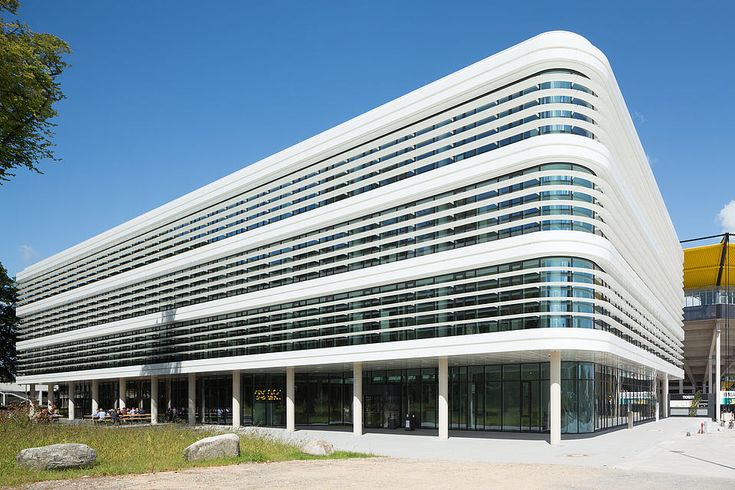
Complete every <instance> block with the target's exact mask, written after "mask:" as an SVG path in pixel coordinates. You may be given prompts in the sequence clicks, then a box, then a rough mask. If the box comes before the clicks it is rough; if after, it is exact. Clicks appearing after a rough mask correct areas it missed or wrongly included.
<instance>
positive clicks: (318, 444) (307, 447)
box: [301, 441, 334, 456]
mask: <svg viewBox="0 0 735 490" xmlns="http://www.w3.org/2000/svg"><path fill="white" fill-rule="evenodd" d="M301 452H302V453H304V454H310V455H311V456H329V455H330V454H332V453H333V452H334V446H332V445H331V444H330V443H328V442H327V441H309V442H307V443H306V444H304V445H303V446H302V447H301Z"/></svg>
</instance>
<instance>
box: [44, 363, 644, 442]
mask: <svg viewBox="0 0 735 490" xmlns="http://www.w3.org/2000/svg"><path fill="white" fill-rule="evenodd" d="M360 371H361V373H362V376H361V383H360V388H359V390H360V393H359V395H360V398H361V406H362V407H361V417H360V420H359V423H361V424H362V426H363V428H364V429H365V430H368V431H369V430H371V429H403V428H405V425H406V418H409V419H410V420H412V423H413V427H414V428H423V429H438V428H439V426H440V413H439V412H440V407H439V405H440V403H441V400H442V397H441V396H440V388H441V387H440V379H439V378H440V373H439V371H440V369H439V368H437V367H417V368H405V369H383V368H380V369H377V368H375V369H371V368H370V366H369V365H366V366H365V369H364V370H363V369H362V368H361V370H360ZM237 378H239V384H238V383H237ZM233 379H234V382H233ZM192 382H193V385H192V384H191V383H192ZM153 383H155V385H156V386H155V387H154V386H153ZM446 383H447V397H446V401H447V412H448V413H447V426H448V427H447V428H448V429H451V430H468V431H509V432H548V431H549V429H550V412H551V400H550V393H551V391H550V388H551V376H550V363H548V362H530V363H513V364H508V363H506V364H470V365H456V366H451V367H448V371H447V379H446ZM70 387H71V388H72V389H73V393H74V395H73V397H74V398H73V401H74V403H73V406H74V410H73V412H74V413H73V416H74V417H76V418H80V417H83V416H84V415H89V414H91V413H92V411H93V408H97V407H99V408H103V409H110V408H117V407H121V406H126V407H128V408H130V407H138V408H142V409H143V410H144V411H145V412H146V413H149V414H150V413H151V411H152V409H153V408H155V412H156V413H155V416H156V421H158V422H175V421H183V422H187V421H188V422H190V423H191V422H195V423H201V424H227V425H229V424H233V422H235V418H237V419H239V420H237V421H236V422H237V425H246V426H247V425H253V426H265V427H286V426H287V425H288V420H287V419H288V413H287V412H288V408H287V399H288V390H289V387H288V374H287V372H284V371H283V370H281V371H280V372H268V373H253V372H248V371H241V372H238V373H237V374H234V373H219V374H211V375H210V374H206V375H193V376H192V375H184V376H168V377H166V376H158V377H154V378H153V377H147V378H137V379H121V380H98V381H95V382H82V381H80V382H75V383H73V384H68V385H66V384H62V385H58V386H57V392H56V403H57V404H59V405H60V406H61V407H62V413H68V407H69V405H70V404H69V388H70ZM238 391H239V393H237V392H238ZM292 396H293V423H294V425H297V426H351V425H353V423H354V413H353V412H354V410H355V406H356V405H355V390H354V374H353V371H352V370H329V369H327V368H325V367H322V368H320V369H319V370H310V369H309V368H297V369H295V370H294V372H293V395H292ZM154 397H155V400H156V403H152V399H153V398H154ZM235 398H237V399H238V400H237V403H235ZM657 399H658V395H657V391H656V381H655V378H654V377H653V372H652V371H648V372H646V371H645V370H641V371H639V372H633V371H629V370H625V369H621V368H616V367H610V366H605V365H602V364H596V363H592V362H575V361H566V362H561V363H560V411H561V414H560V432H561V433H566V434H579V433H592V432H596V431H600V430H606V429H609V428H613V427H617V426H621V425H624V424H626V423H627V421H628V414H629V413H630V414H632V417H633V421H634V422H641V421H645V420H650V419H653V418H655V416H656V401H657ZM192 410H193V413H192ZM233 410H236V411H239V417H233Z"/></svg>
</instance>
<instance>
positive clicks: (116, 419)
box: [110, 408, 120, 424]
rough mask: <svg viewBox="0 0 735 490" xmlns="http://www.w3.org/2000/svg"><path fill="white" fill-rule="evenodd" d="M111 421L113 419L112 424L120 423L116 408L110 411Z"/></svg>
mask: <svg viewBox="0 0 735 490" xmlns="http://www.w3.org/2000/svg"><path fill="white" fill-rule="evenodd" d="M110 419H112V423H113V424H116V423H118V422H119V421H120V415H119V414H118V413H117V410H115V409H114V408H113V409H112V410H110Z"/></svg>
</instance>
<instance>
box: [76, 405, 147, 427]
mask: <svg viewBox="0 0 735 490" xmlns="http://www.w3.org/2000/svg"><path fill="white" fill-rule="evenodd" d="M84 419H85V420H91V421H92V422H93V423H94V424H99V425H124V424H135V423H143V424H150V423H151V414H150V413H146V411H145V410H144V409H142V408H132V409H127V408H117V409H116V408H111V409H110V410H104V409H101V408H100V409H97V411H96V412H94V413H93V414H91V415H85V416H84Z"/></svg>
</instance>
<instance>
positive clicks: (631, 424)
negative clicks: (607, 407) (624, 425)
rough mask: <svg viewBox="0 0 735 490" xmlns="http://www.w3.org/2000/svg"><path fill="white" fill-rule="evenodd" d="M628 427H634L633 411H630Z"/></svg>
mask: <svg viewBox="0 0 735 490" xmlns="http://www.w3.org/2000/svg"><path fill="white" fill-rule="evenodd" d="M628 428H629V429H632V428H633V412H628Z"/></svg>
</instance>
